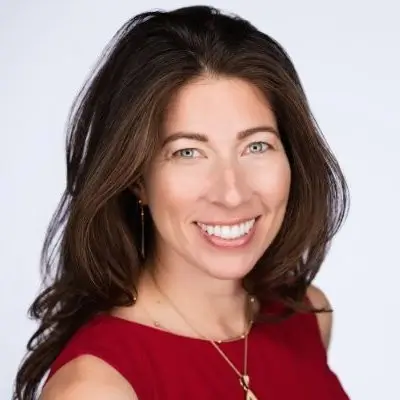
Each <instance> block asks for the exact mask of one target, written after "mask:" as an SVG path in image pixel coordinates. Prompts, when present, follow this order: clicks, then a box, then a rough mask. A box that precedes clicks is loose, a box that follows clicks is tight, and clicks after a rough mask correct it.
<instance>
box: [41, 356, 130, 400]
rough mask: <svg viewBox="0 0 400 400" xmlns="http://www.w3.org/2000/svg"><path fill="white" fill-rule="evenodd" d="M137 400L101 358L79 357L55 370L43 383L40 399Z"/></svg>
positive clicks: (116, 373) (125, 383)
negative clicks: (44, 383)
mask: <svg viewBox="0 0 400 400" xmlns="http://www.w3.org/2000/svg"><path fill="white" fill-rule="evenodd" d="M80 399H87V400H91V399H93V400H94V399H96V400H103V399H104V400H106V399H107V400H137V396H136V394H135V392H134V390H133V388H132V387H131V386H130V384H129V383H128V382H127V381H126V380H125V378H123V377H122V375H120V374H119V373H118V372H117V371H116V370H115V369H114V368H113V367H111V366H110V365H108V364H107V363H106V362H104V361H102V360H101V359H99V358H97V357H94V356H91V355H83V356H80V357H78V358H76V359H74V360H72V361H70V362H68V363H67V364H65V365H64V366H63V367H62V368H61V369H60V370H59V371H57V372H56V373H55V374H54V375H53V376H52V377H51V378H50V380H49V381H48V382H47V384H46V385H45V387H44V389H43V391H42V394H41V397H40V400H80Z"/></svg>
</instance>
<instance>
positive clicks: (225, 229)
mask: <svg viewBox="0 0 400 400" xmlns="http://www.w3.org/2000/svg"><path fill="white" fill-rule="evenodd" d="M255 222H256V219H255V218H253V219H250V220H248V221H243V222H241V223H239V224H235V225H208V224H203V223H201V222H197V225H198V226H199V227H200V228H201V229H202V231H203V232H204V233H206V234H207V235H209V236H216V237H219V238H221V239H225V240H234V239H239V238H242V237H244V236H246V235H248V234H249V232H250V231H251V230H252V228H253V226H254V223H255Z"/></svg>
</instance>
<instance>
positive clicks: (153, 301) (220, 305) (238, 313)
mask: <svg viewBox="0 0 400 400" xmlns="http://www.w3.org/2000/svg"><path fill="white" fill-rule="evenodd" d="M148 270H149V271H152V272H151V273H150V272H149V273H147V274H146V275H145V276H144V277H143V280H142V285H141V286H142V293H143V292H147V294H146V295H145V297H146V298H145V299H144V300H143V302H146V303H147V304H146V307H152V310H151V314H152V316H153V317H154V318H155V319H157V321H158V322H159V323H160V324H161V325H162V326H164V327H165V328H166V329H168V330H170V331H173V332H176V333H181V334H185V335H189V336H198V333H201V335H204V336H206V337H208V338H211V339H215V340H225V339H230V338H233V337H236V336H239V335H241V334H243V332H244V330H245V329H246V327H247V325H248V323H249V315H248V313H247V312H246V309H247V305H248V300H249V299H248V295H247V293H246V292H245V290H244V289H243V287H242V283H241V281H226V280H218V279H215V278H212V277H210V276H206V275H205V274H202V273H200V272H199V271H196V270H195V269H194V268H188V267H186V266H184V267H181V268H178V267H176V266H175V267H174V268H171V267H169V268H168V266H167V265H162V266H161V265H160V263H155V265H153V266H152V268H149V269H148ZM142 299H143V297H142ZM193 310H195V312H193ZM149 311H150V310H149ZM177 311H178V312H177ZM182 316H183V317H184V319H185V320H186V321H183V318H182ZM189 325H190V326H189ZM194 330H195V331H197V332H194Z"/></svg>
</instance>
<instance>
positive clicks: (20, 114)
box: [0, 0, 400, 400]
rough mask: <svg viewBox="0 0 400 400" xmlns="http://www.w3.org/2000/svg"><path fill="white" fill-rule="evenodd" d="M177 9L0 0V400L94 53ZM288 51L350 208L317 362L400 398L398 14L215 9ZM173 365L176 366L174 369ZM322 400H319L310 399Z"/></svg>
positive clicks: (359, 397)
mask: <svg viewBox="0 0 400 400" xmlns="http://www.w3.org/2000/svg"><path fill="white" fill-rule="evenodd" d="M189 4H193V3H191V2H189V1H186V2H185V1H180V2H179V1H172V0H158V1H149V0H147V1H146V2H141V1H137V0H119V1H117V0H113V1H111V0H74V1H72V0H70V1H62V0H58V1H43V0H42V1H40V0H36V1H28V0H25V1H22V0H19V1H18V0H0V51H1V52H0V134H1V142H0V143H1V148H0V151H1V158H0V163H1V164H0V166H1V168H0V171H1V186H0V188H1V189H0V190H1V196H0V201H1V203H0V213H1V214H0V217H1V220H0V221H1V229H0V235H1V236H0V239H1V240H0V246H1V248H0V251H1V253H0V254H1V263H0V266H1V267H0V268H1V279H0V324H1V329H0V380H1V382H0V398H1V399H7V398H10V390H11V382H12V380H13V378H14V375H15V372H16V368H17V365H18V363H19V361H20V359H21V357H22V355H23V353H24V346H25V343H26V341H27V340H28V338H29V336H30V334H31V333H32V332H33V329H34V324H33V323H32V322H30V321H28V319H27V317H26V310H27V308H28V306H29V305H30V303H31V301H32V300H33V298H34V296H35V295H36V294H37V290H38V285H39V265H38V261H39V253H40V250H41V246H42V241H43V237H44V233H45V229H46V227H47V223H48V221H49V219H50V216H51V214H52V212H53V211H54V209H55V207H56V205H57V203H58V200H59V197H60V195H61V193H62V191H63V189H64V182H65V178H64V175H65V166H64V158H65V156H64V123H65V121H66V117H67V113H68V109H69V106H70V104H71V102H72V100H73V97H74V95H75V94H76V92H77V90H78V89H79V87H80V85H81V84H82V83H83V80H84V78H85V77H86V76H87V74H88V72H89V70H90V68H91V67H92V65H93V63H94V62H95V60H96V58H97V57H98V55H99V53H100V51H101V50H102V48H103V47H104V46H105V44H106V43H107V42H108V40H109V39H110V38H111V36H112V35H113V34H114V33H115V32H116V30H117V29H118V28H119V27H120V26H121V25H122V23H124V22H125V21H126V20H127V19H129V18H130V17H131V16H133V15H134V14H136V13H138V12H141V11H145V10H147V9H151V8H166V9H171V8H175V7H178V6H184V5H189ZM212 4H213V5H214V6H217V7H222V8H224V9H226V10H230V11H233V12H235V13H238V14H240V15H241V16H243V17H245V18H247V19H249V20H250V21H252V22H253V23H254V24H255V25H256V26H257V27H259V28H260V29H261V30H263V31H265V32H266V33H268V34H271V35H272V36H273V37H275V38H276V39H277V40H278V41H279V42H281V43H282V44H283V46H284V47H285V48H286V49H287V50H288V52H289V54H290V55H291V57H292V58H293V60H294V62H295V65H296V67H297V69H298V71H299V73H300V76H301V78H302V81H303V83H304V85H305V88H306V92H307V94H308V96H309V99H310V103H311V106H312V109H313V111H314V113H315V115H316V118H317V120H318V122H319V123H320V126H321V128H322V130H323V132H324V134H325V136H326V137H327V139H328V141H329V143H330V145H331V147H332V148H333V150H334V152H335V153H336V155H337V157H338V158H339V161H340V162H341V165H342V167H343V169H344V172H345V174H346V176H347V178H348V182H349V186H350V190H351V194H352V208H351V212H350V215H349V218H348V220H347V223H346V225H345V227H344V228H343V229H342V231H341V232H340V233H339V235H338V236H337V239H336V241H335V242H334V246H333V248H332V251H331V253H330V255H329V257H328V259H327V261H326V262H325V264H324V266H323V268H322V270H321V273H320V275H319V276H318V278H317V281H316V282H317V284H318V285H319V286H320V287H321V288H322V289H324V290H325V292H326V293H327V295H328V296H329V298H330V300H331V302H332V304H333V306H334V308H335V327H334V335H333V342H332V346H331V350H330V363H331V366H332V368H333V369H334V370H335V371H336V372H337V374H338V375H339V377H340V379H341V381H342V383H343V385H344V387H345V388H346V390H347V391H348V393H349V394H350V396H351V398H352V399H356V400H396V399H397V400H398V399H400V389H399V379H400V369H399V367H398V360H399V358H400V345H399V340H400V324H399V308H400V301H399V279H400V272H399V269H400V262H399V246H400V245H399V243H398V242H399V239H400V235H399V228H400V218H399V211H398V208H399V207H400V191H399V184H400V178H399V175H400V167H399V158H400V150H399V148H400V129H399V126H400V123H399V115H400V114H399V106H400V101H399V95H400V81H399V73H400V25H399V22H398V21H399V18H400V5H399V3H398V2H397V1H396V0H392V1H390V0H381V1H379V2H376V1H374V2H372V1H368V0H352V1H350V0H348V1H344V0H336V1H334V2H328V1H321V0H313V1H312V0H302V1H298V0H291V1H288V0H286V1H283V0H280V1H277V0H274V1H272V0H271V1H269V0H253V1H249V0H247V1H246V0H236V1H235V0H225V1H223V0H220V1H213V2H212ZM183 367H184V366H183ZM321 400H322V399H321Z"/></svg>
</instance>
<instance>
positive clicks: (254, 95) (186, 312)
mask: <svg viewBox="0 0 400 400" xmlns="http://www.w3.org/2000/svg"><path fill="white" fill-rule="evenodd" d="M67 161H68V165H67V188H66V191H65V194H64V196H63V198H62V202H61V204H60V206H59V209H58V212H57V213H56V214H55V216H54V219H53V221H52V223H51V225H50V228H49V231H48V236H47V238H46V242H45V246H44V252H43V258H44V260H43V261H44V263H45V265H46V266H47V274H48V275H50V274H51V273H52V272H53V266H54V264H56V273H55V275H54V276H53V278H52V279H53V281H52V283H51V284H50V285H49V286H48V288H47V289H46V290H44V292H43V293H41V295H40V296H39V297H38V298H37V299H36V301H35V302H34V304H33V306H32V308H31V314H32V315H33V316H34V317H35V318H36V319H38V320H39V321H40V327H39V329H38V330H37V332H36V333H35V334H34V336H33V337H32V339H31V341H30V342H29V345H28V350H29V353H28V356H27V358H26V360H25V361H24V362H23V364H22V366H21V367H20V370H19V372H18V376H17V379H16V390H15V398H16V399H19V400H28V399H33V398H34V397H35V394H36V393H37V392H38V391H39V385H40V382H41V381H42V379H43V378H44V377H45V376H46V373H47V372H48V371H50V374H49V375H48V376H47V379H46V383H45V385H44V389H43V390H42V396H41V398H42V399H43V400H53V399H59V400H67V399H68V400H75V399H96V400H101V399H116V400H122V399H137V398H139V399H140V400H147V399H156V398H157V399H177V398H179V399H189V398H190V399H193V400H194V399H217V398H218V399H221V398H224V399H242V398H246V399H276V400H286V399H290V400H293V399H307V400H313V399H315V400H321V399H324V400H328V399H335V400H341V399H347V398H348V397H347V395H346V394H345V392H344V390H343V388H342V387H341V384H340V383H339V380H338V379H337V377H336V376H335V374H334V373H333V372H332V371H331V369H330V368H329V366H328V362H327V355H326V352H327V348H328V345H329V338H330V332H331V325H332V315H331V313H330V306H329V302H328V300H327V298H326V296H325V295H324V293H323V292H322V291H321V290H319V289H317V288H316V287H314V286H312V285H311V283H312V281H313V279H314V277H315V276H316V274H317V272H318V270H319V268H320V265H321V263H322V261H323V259H324V257H325V254H326V250H327V248H328V245H329V244H330V242H331V240H332V238H333V236H334V234H335V233H336V232H337V230H338V229H339V227H340V225H341V223H342V221H343V219H344V216H345V213H346V210H347V188H346V183H345V180H344V178H343V175H342V172H341V170H340V168H339V166H338V164H337V162H336V160H335V158H334V156H333V155H332V153H331V152H330V150H329V148H328V146H327V144H326V143H325V141H324V139H323V137H322V136H321V134H320V133H319V131H318V128H317V125H316V124H315V122H314V120H313V117H312V115H311V112H310V110H309V107H308V105H307V100H306V97H305V94H304V92H303V89H302V86H301V84H300V81H299V78H298V76H297V73H296V71H295V69H294V67H293V64H292V63H291V61H290V59H289V58H288V56H287V55H286V53H285V51H284V50H283V49H282V48H281V46H280V45H279V44H278V43H276V42H275V41H274V40H273V39H271V38H270V37H269V36H267V35H265V34H263V33H261V32H259V31H258V30H257V29H256V28H255V27H253V26H252V25H251V24H250V23H248V22H247V21H244V20H243V19H240V18H238V17H232V16H228V15H224V14H222V13H220V12H219V11H217V10H215V9H212V8H208V7H189V8H184V9H179V10H175V11H172V12H149V13H145V14H141V15H139V16H137V17H135V18H133V19H132V20H130V21H129V22H127V23H126V24H125V25H124V27H123V28H122V29H121V30H120V31H119V32H118V34H117V35H116V37H115V39H114V41H113V42H112V43H111V45H110V46H109V47H108V49H107V51H106V52H105V55H104V57H103V59H102V61H101V62H100V63H99V66H98V68H97V69H96V70H95V71H94V73H93V77H92V78H91V79H90V80H89V82H88V83H87V84H86V86H85V87H84V89H83V90H82V92H81V93H80V95H79V96H78V99H77V101H76V103H75V105H74V107H73V111H72V117H71V124H70V128H69V136H68V145H67ZM60 232H61V237H60V241H59V242H58V243H59V246H60V247H59V257H58V258H57V260H55V259H54V257H52V254H53V253H52V252H51V249H52V243H53V242H54V240H55V237H56V235H57V233H60Z"/></svg>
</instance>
